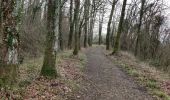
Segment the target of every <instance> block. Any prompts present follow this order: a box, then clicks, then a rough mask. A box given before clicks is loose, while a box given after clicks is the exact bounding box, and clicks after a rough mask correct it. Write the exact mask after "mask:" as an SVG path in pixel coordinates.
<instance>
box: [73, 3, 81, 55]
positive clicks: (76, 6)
mask: <svg viewBox="0 0 170 100" xmlns="http://www.w3.org/2000/svg"><path fill="white" fill-rule="evenodd" d="M74 2H75V9H74V27H75V43H74V45H75V46H74V51H73V54H74V55H78V51H79V46H78V45H79V43H78V42H79V41H78V38H79V37H78V34H79V27H78V26H79V20H78V19H79V18H78V15H79V9H80V0H74Z"/></svg>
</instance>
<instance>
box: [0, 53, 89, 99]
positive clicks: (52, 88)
mask: <svg viewBox="0 0 170 100" xmlns="http://www.w3.org/2000/svg"><path fill="white" fill-rule="evenodd" d="M42 62H43V57H40V58H37V59H34V60H27V61H25V62H24V64H22V65H20V69H19V78H18V79H19V80H18V82H19V83H18V84H19V85H18V86H16V87H13V88H11V89H9V90H8V91H1V92H0V99H3V98H4V99H6V98H10V99H14V98H15V99H36V100H40V99H41V100H45V99H48V98H51V99H52V100H56V99H57V100H65V99H67V98H75V97H76V96H74V95H73V94H74V92H76V91H77V90H78V89H79V82H80V81H81V78H82V77H83V74H82V69H83V67H84V64H85V62H86V56H85V55H84V54H83V53H82V52H81V53H80V54H79V56H76V57H75V56H73V55H72V51H64V52H61V53H59V54H58V55H57V64H56V68H57V69H58V73H60V77H58V78H57V79H48V78H44V77H40V76H39V74H40V70H41V66H42ZM6 94H8V95H9V97H7V96H6Z"/></svg>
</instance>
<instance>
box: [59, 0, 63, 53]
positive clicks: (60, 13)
mask: <svg viewBox="0 0 170 100" xmlns="http://www.w3.org/2000/svg"><path fill="white" fill-rule="evenodd" d="M59 5H60V6H59V8H58V9H59V45H60V50H61V51H63V50H64V43H63V34H62V20H63V18H62V17H63V12H62V7H61V0H59Z"/></svg>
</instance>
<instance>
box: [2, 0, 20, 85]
mask: <svg viewBox="0 0 170 100" xmlns="http://www.w3.org/2000/svg"><path fill="white" fill-rule="evenodd" d="M17 4H18V2H16V0H2V1H1V15H2V16H1V22H2V24H1V32H2V34H3V41H2V42H3V43H2V56H1V57H2V63H1V65H0V80H1V81H3V82H5V84H7V83H8V85H9V84H13V83H15V81H16V76H17V68H18V54H19V52H18V51H19V32H18V26H17V21H18V9H17V7H18V6H17ZM6 82H7V83H6Z"/></svg>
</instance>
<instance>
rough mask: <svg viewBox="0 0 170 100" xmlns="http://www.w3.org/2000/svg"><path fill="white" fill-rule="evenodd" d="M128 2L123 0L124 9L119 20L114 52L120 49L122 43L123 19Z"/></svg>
mask: <svg viewBox="0 0 170 100" xmlns="http://www.w3.org/2000/svg"><path fill="white" fill-rule="evenodd" d="M126 2H127V0H124V1H123V6H122V11H121V17H120V21H119V26H118V32H117V36H116V40H115V46H114V49H113V53H112V54H115V53H117V52H118V50H119V45H120V36H121V33H122V29H123V27H122V26H123V21H124V16H125V10H126Z"/></svg>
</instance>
